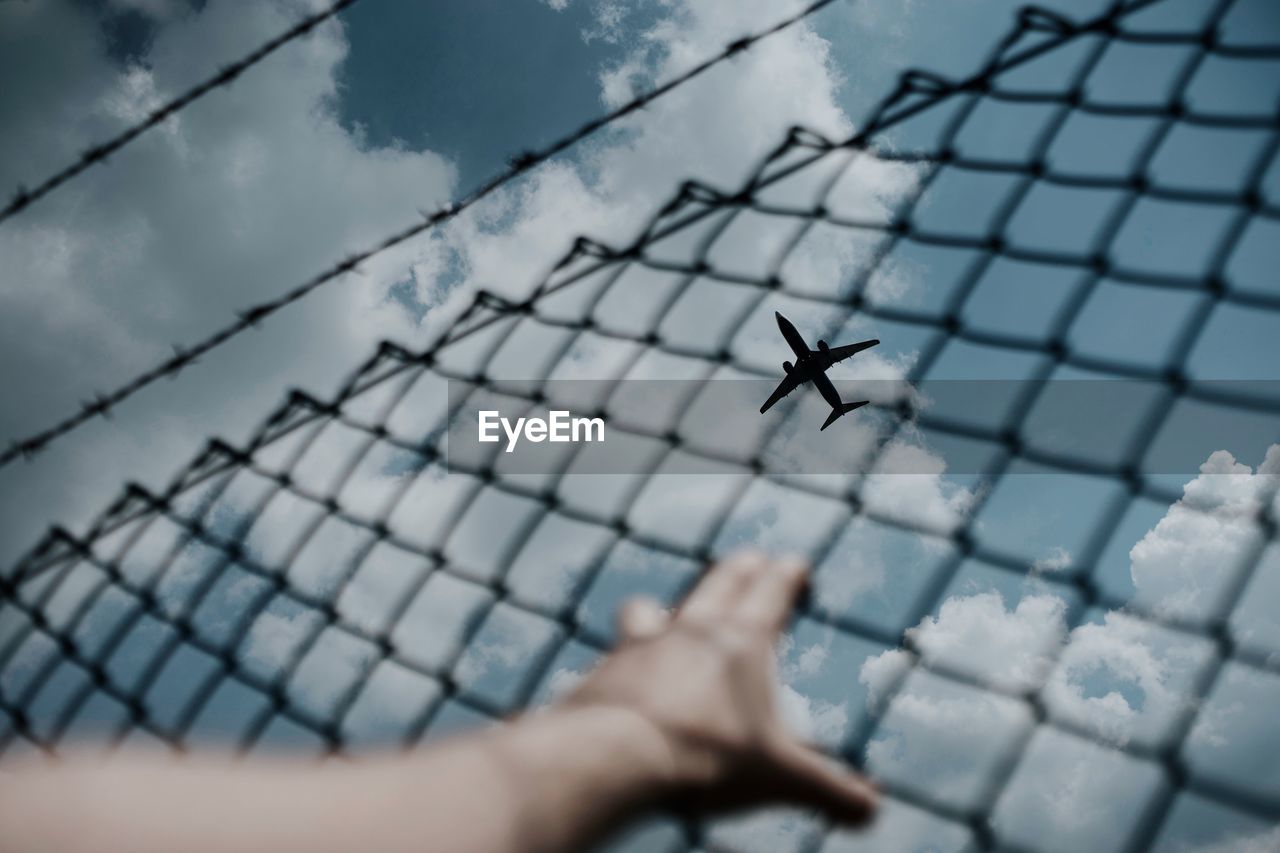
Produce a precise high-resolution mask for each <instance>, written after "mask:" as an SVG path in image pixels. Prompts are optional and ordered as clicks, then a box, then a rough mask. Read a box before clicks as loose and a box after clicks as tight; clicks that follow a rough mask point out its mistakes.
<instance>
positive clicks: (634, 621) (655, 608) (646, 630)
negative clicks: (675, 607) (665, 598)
mask: <svg viewBox="0 0 1280 853" xmlns="http://www.w3.org/2000/svg"><path fill="white" fill-rule="evenodd" d="M670 621H671V617H669V616H668V615H667V611H665V610H663V609H662V605H660V604H659V603H658V602H656V601H654V600H653V599H652V598H645V597H640V598H633V599H631V600H630V601H628V602H627V603H626V604H624V605H623V606H622V609H621V610H620V611H618V633H619V634H620V635H621V637H622V639H623V641H624V642H633V641H636V640H647V639H649V638H650V637H654V636H657V635H658V634H661V633H662V631H663V630H664V629H666V627H667V624H668V623H669V622H670Z"/></svg>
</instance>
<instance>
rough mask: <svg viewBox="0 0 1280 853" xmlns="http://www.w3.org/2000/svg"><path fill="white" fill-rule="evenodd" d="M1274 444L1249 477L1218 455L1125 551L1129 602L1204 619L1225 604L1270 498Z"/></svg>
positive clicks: (1276, 455) (1277, 465) (1276, 461)
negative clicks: (1131, 599) (1130, 592)
mask: <svg viewBox="0 0 1280 853" xmlns="http://www.w3.org/2000/svg"><path fill="white" fill-rule="evenodd" d="M1277 474H1280V445H1274V444H1273V445H1272V446H1271V447H1270V449H1268V451H1267V454H1266V458H1265V459H1264V460H1263V462H1262V464H1260V465H1259V466H1258V468H1257V470H1256V471H1255V470H1254V469H1252V468H1250V467H1249V466H1248V465H1245V464H1243V463H1241V462H1237V461H1236V459H1235V457H1234V456H1232V455H1231V454H1230V453H1229V452H1227V451H1226V450H1219V451H1217V452H1215V453H1213V454H1212V455H1210V456H1209V458H1208V459H1207V460H1206V461H1205V462H1204V464H1203V465H1201V466H1200V474H1199V476H1197V477H1196V478H1195V479H1193V480H1192V481H1191V482H1189V483H1187V484H1186V486H1185V487H1184V488H1183V494H1182V498H1181V499H1180V500H1179V501H1178V502H1177V503H1175V504H1173V505H1172V506H1171V507H1170V508H1169V510H1168V512H1167V513H1165V516H1164V518H1162V519H1160V521H1159V522H1158V523H1157V524H1156V526H1155V527H1153V528H1152V529H1151V530H1150V531H1149V532H1148V533H1147V534H1146V535H1145V536H1143V537H1142V539H1140V540H1139V541H1138V542H1137V544H1135V545H1134V546H1133V548H1132V549H1130V551H1129V559H1130V571H1131V574H1132V577H1133V584H1134V586H1135V587H1136V589H1137V594H1136V596H1135V601H1136V603H1138V604H1140V605H1142V606H1145V607H1149V608H1151V609H1153V610H1154V611H1155V612H1156V613H1157V614H1159V615H1163V616H1167V617H1177V618H1186V619H1196V620H1203V619H1206V618H1208V617H1210V616H1212V615H1214V614H1215V613H1217V611H1218V610H1219V609H1220V608H1221V607H1222V605H1223V604H1224V599H1223V597H1224V595H1225V594H1226V593H1227V592H1228V591H1229V588H1230V586H1231V583H1230V582H1231V580H1232V579H1233V578H1234V577H1235V576H1236V574H1237V573H1238V571H1239V570H1240V568H1241V561H1242V559H1243V558H1244V557H1245V556H1246V555H1247V554H1248V553H1249V551H1250V549H1251V548H1252V547H1253V546H1254V545H1255V544H1256V543H1257V541H1258V536H1259V531H1258V529H1257V526H1256V524H1254V522H1253V517H1254V515H1255V514H1256V512H1257V511H1258V510H1259V509H1260V508H1261V506H1262V505H1263V503H1264V502H1265V501H1266V500H1269V499H1270V498H1271V497H1272V496H1273V495H1274V494H1275V489H1276V484H1277Z"/></svg>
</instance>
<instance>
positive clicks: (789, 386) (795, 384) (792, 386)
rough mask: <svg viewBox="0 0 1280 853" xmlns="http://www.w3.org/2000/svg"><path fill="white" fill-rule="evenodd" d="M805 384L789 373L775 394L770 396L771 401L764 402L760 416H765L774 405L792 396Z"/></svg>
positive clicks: (775, 389)
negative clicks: (791, 394) (793, 392)
mask: <svg viewBox="0 0 1280 853" xmlns="http://www.w3.org/2000/svg"><path fill="white" fill-rule="evenodd" d="M801 384H803V383H802V380H800V379H797V378H796V375H795V374H794V373H788V374H787V375H786V376H785V377H783V379H782V381H781V382H779V383H778V387H777V388H774V389H773V393H772V394H770V395H769V399H768V400H765V401H764V405H763V406H761V407H760V414H762V415H763V414H764V413H765V412H767V411H769V409H770V408H772V406H773V404H774V403H776V402H778V401H779V400H781V399H782V398H783V397H785V396H787V395H788V394H790V393H791V392H792V391H794V390H796V389H797V388H799V387H800V385H801Z"/></svg>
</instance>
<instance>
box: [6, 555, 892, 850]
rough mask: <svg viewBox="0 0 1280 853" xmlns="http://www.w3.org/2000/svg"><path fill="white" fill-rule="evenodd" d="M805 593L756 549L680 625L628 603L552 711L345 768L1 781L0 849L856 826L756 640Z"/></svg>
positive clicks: (268, 767) (718, 570)
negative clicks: (786, 810) (776, 816)
mask: <svg viewBox="0 0 1280 853" xmlns="http://www.w3.org/2000/svg"><path fill="white" fill-rule="evenodd" d="M803 582H804V570H803V567H802V566H801V565H800V564H798V563H795V562H770V561H768V560H766V559H765V558H764V557H762V556H760V555H755V554H744V555H739V556H737V557H734V558H731V559H730V560H728V561H726V562H724V563H722V564H720V565H719V566H717V567H715V568H714V569H712V570H711V571H710V572H709V573H708V574H707V576H706V577H705V578H704V579H703V581H702V582H701V583H700V584H699V585H698V587H697V588H696V589H695V590H694V591H693V593H692V594H691V595H690V596H689V599H688V600H687V601H686V602H685V603H684V605H683V606H682V607H681V608H680V610H679V611H678V613H677V614H676V615H675V616H674V618H673V617H669V616H668V615H667V614H666V613H664V612H663V611H662V610H661V609H660V608H659V607H658V606H657V605H656V604H654V603H653V602H649V601H643V600H642V601H636V602H632V603H631V604H629V605H628V606H627V607H626V608H625V609H624V610H623V612H622V614H621V618H620V627H621V629H622V636H623V641H622V644H621V646H620V648H619V649H618V651H616V652H615V653H614V654H612V655H611V656H610V657H608V658H607V659H606V660H605V661H604V662H603V663H602V664H601V665H600V667H599V668H597V669H596V670H595V672H593V673H592V674H591V675H590V676H589V677H588V678H587V679H586V680H585V681H584V682H583V683H582V685H581V686H580V687H579V688H578V689H577V690H576V691H575V692H574V693H573V694H572V695H570V696H569V697H568V698H567V699H566V700H565V701H564V702H562V703H560V704H559V705H557V706H555V707H553V708H551V709H548V710H546V711H542V712H536V713H532V714H529V715H527V716H525V717H522V718H520V719H519V720H517V721H515V722H514V723H512V724H510V725H507V726H503V727H500V728H497V729H494V730H490V731H487V732H483V733H480V734H475V735H471V736H467V737H462V738H458V739H455V740H453V741H450V742H446V743H444V744H442V745H440V746H436V747H432V748H428V749H424V750H420V751H416V752H412V753H408V754H404V755H395V756H385V757H381V758H374V759H367V760H362V761H359V762H353V763H350V764H346V763H341V762H329V763H328V764H325V765H323V766H319V767H317V766H316V765H314V764H302V763H299V762H293V761H288V760H283V759H280V760H250V761H245V762H241V763H239V764H231V763H227V762H225V761H217V760H215V759H201V758H198V757H196V758H190V759H185V760H183V761H159V760H148V759H145V758H139V757H130V756H122V757H117V758H115V759H114V760H112V761H111V762H108V763H105V764H96V765H95V764H89V763H80V762H74V761H71V762H62V763H60V764H56V765H39V766H32V767H28V768H24V769H20V770H17V771H15V772H13V773H10V774H7V776H4V777H0V779H3V781H0V853H8V851H29V850H40V851H54V850H56V851H68V853H70V851H102V850H129V851H137V853H151V851H156V853H159V851H166V853H167V851H171V850H178V849H181V850H184V851H191V853H202V851H215V850H216V851H235V853H242V851H281V853H290V851H299V853H301V851H307V853H327V851H347V850H355V849H368V850H378V851H382V852H383V853H395V851H422V850H447V851H516V850H519V851H553V850H566V849H578V848H581V847H583V846H585V845H587V844H589V843H590V842H591V841H593V840H596V839H598V838H599V837H600V836H601V835H602V834H604V833H605V832H606V831H608V830H609V829H611V828H612V827H614V826H616V825H617V824H619V823H620V822H622V821H624V820H626V819H628V818H630V817H633V816H635V815H637V814H639V813H641V812H644V811H646V810H648V809H650V808H652V807H654V806H657V805H660V804H669V805H673V806H675V807H678V808H681V809H685V810H690V811H695V812H698V813H714V812H723V811H729V810H733V809H738V808H746V807H749V806H753V805H760V804H765V803H772V802H786V803H792V804H796V805H801V806H808V807H813V808H817V809H820V810H822V811H824V812H826V813H827V814H828V815H829V816H831V817H832V818H834V819H836V820H839V821H841V822H846V823H859V822H862V821H864V820H866V819H867V818H868V817H869V816H870V814H871V812H872V809H873V802H874V801H873V796H872V794H871V791H870V789H869V788H868V787H867V785H866V783H865V782H863V781H862V780H860V779H859V778H858V777H856V776H854V775H852V774H850V773H848V772H847V771H846V770H844V769H843V768H840V767H838V766H836V765H835V764H833V763H832V762H830V761H828V760H827V759H826V758H824V757H822V756H821V755H819V754H817V753H815V752H813V751H811V750H810V749H808V748H807V747H805V746H803V745H801V744H799V743H798V742H796V741H795V740H794V739H792V738H791V737H790V736H789V735H788V734H787V733H786V732H785V731H784V730H783V727H782V724H781V722H780V720H779V718H778V714H777V704H776V697H775V691H776V682H775V676H774V672H773V649H772V642H773V640H774V638H775V637H776V635H777V633H778V631H779V630H781V628H782V626H783V625H784V624H785V621H786V619H787V616H788V614H789V613H790V610H791V607H792V606H793V603H794V600H795V596H796V595H797V593H798V592H799V590H800V588H801V586H802V584H803Z"/></svg>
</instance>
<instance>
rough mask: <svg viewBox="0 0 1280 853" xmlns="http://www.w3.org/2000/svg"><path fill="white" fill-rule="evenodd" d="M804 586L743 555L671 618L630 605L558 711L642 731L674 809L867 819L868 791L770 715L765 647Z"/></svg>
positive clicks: (716, 570)
mask: <svg viewBox="0 0 1280 853" xmlns="http://www.w3.org/2000/svg"><path fill="white" fill-rule="evenodd" d="M806 577H807V568H806V566H805V564H804V563H802V562H800V561H797V560H771V559H769V558H767V557H766V556H764V555H763V554H760V553H756V552H744V553H740V554H737V555H735V556H732V557H730V558H728V559H727V560H725V561H723V562H721V563H720V564H718V565H716V566H715V567H713V568H712V569H711V570H710V571H709V572H708V573H707V575H706V576H705V577H704V578H703V579H702V581H701V582H700V583H699V584H698V586H697V587H696V588H695V589H694V590H693V592H692V593H690V595H689V597H688V598H687V599H686V600H685V602H684V603H683V604H682V605H681V606H680V608H679V609H678V610H677V611H676V612H675V614H674V615H670V614H668V613H667V612H666V611H664V610H663V609H662V608H661V607H660V606H659V605H658V604H657V603H656V602H654V601H652V600H649V599H636V600H633V601H631V602H629V603H628V604H627V605H626V606H625V607H624V608H623V610H622V611H621V612H620V614H619V620H618V621H619V632H620V635H621V637H620V639H621V642H620V645H619V648H618V650H617V651H616V652H615V653H614V654H613V655H611V656H610V657H609V658H607V659H606V660H605V661H604V662H603V663H602V664H601V665H600V667H599V668H597V669H596V670H595V671H594V672H593V673H592V674H591V675H590V676H588V677H587V678H586V679H585V680H584V682H583V683H582V684H581V685H580V686H579V687H578V689H577V690H576V691H574V692H573V693H572V694H571V695H570V696H569V697H568V698H567V699H566V701H565V703H564V704H565V705H566V706H568V707H570V708H572V707H596V708H613V709H621V710H624V711H628V712H631V713H633V714H634V715H635V716H637V717H638V718H640V719H641V720H642V721H643V722H644V723H645V724H646V725H647V726H649V727H652V729H653V730H655V731H656V733H657V734H658V736H659V737H658V738H657V739H656V740H657V742H660V743H662V744H663V745H664V752H665V754H664V755H663V756H662V762H661V765H662V766H663V767H665V769H666V772H665V776H666V778H665V780H664V788H665V790H666V792H667V793H668V795H669V797H668V800H669V802H671V803H672V804H673V805H674V806H675V807H677V808H682V809H690V810H693V811H696V812H699V813H715V812H725V811H732V810H737V809H742V808H748V807H751V806H756V805H764V804H768V803H779V802H782V803H788V804H791V805H796V806H801V807H808V808H816V809H819V810H821V811H822V812H824V813H825V814H827V815H828V816H829V817H830V818H832V819H833V820H837V821H840V822H842V823H852V824H857V823H863V822H865V821H867V820H868V819H869V818H870V817H871V815H872V813H873V811H874V808H875V795H874V792H873V790H872V788H871V787H870V785H869V784H868V783H867V782H866V781H865V780H863V779H862V778H861V777H859V776H857V775H855V774H853V773H851V772H849V771H848V770H847V769H845V768H844V767H842V766H840V765H839V764H837V763H836V762H834V761H832V760H831V759H828V758H827V757H826V756H824V755H822V754H821V753H819V752H817V751H815V750H813V749H811V748H810V747H808V746H806V745H804V744H803V743H801V742H800V741H798V740H797V739H796V738H795V737H794V736H793V735H791V734H790V733H789V732H788V731H787V730H786V729H785V727H784V726H783V723H782V719H781V716H780V714H779V704H778V696H777V692H778V685H777V677H776V672H775V669H776V666H775V658H774V649H773V646H774V642H775V640H776V639H777V636H778V633H779V632H780V631H781V630H782V628H783V627H784V626H785V625H786V623H787V620H788V617H789V615H790V613H791V610H792V608H793V607H794V605H795V601H796V598H797V597H798V595H799V593H800V591H801V590H802V589H803V587H804V584H805V581H806Z"/></svg>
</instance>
